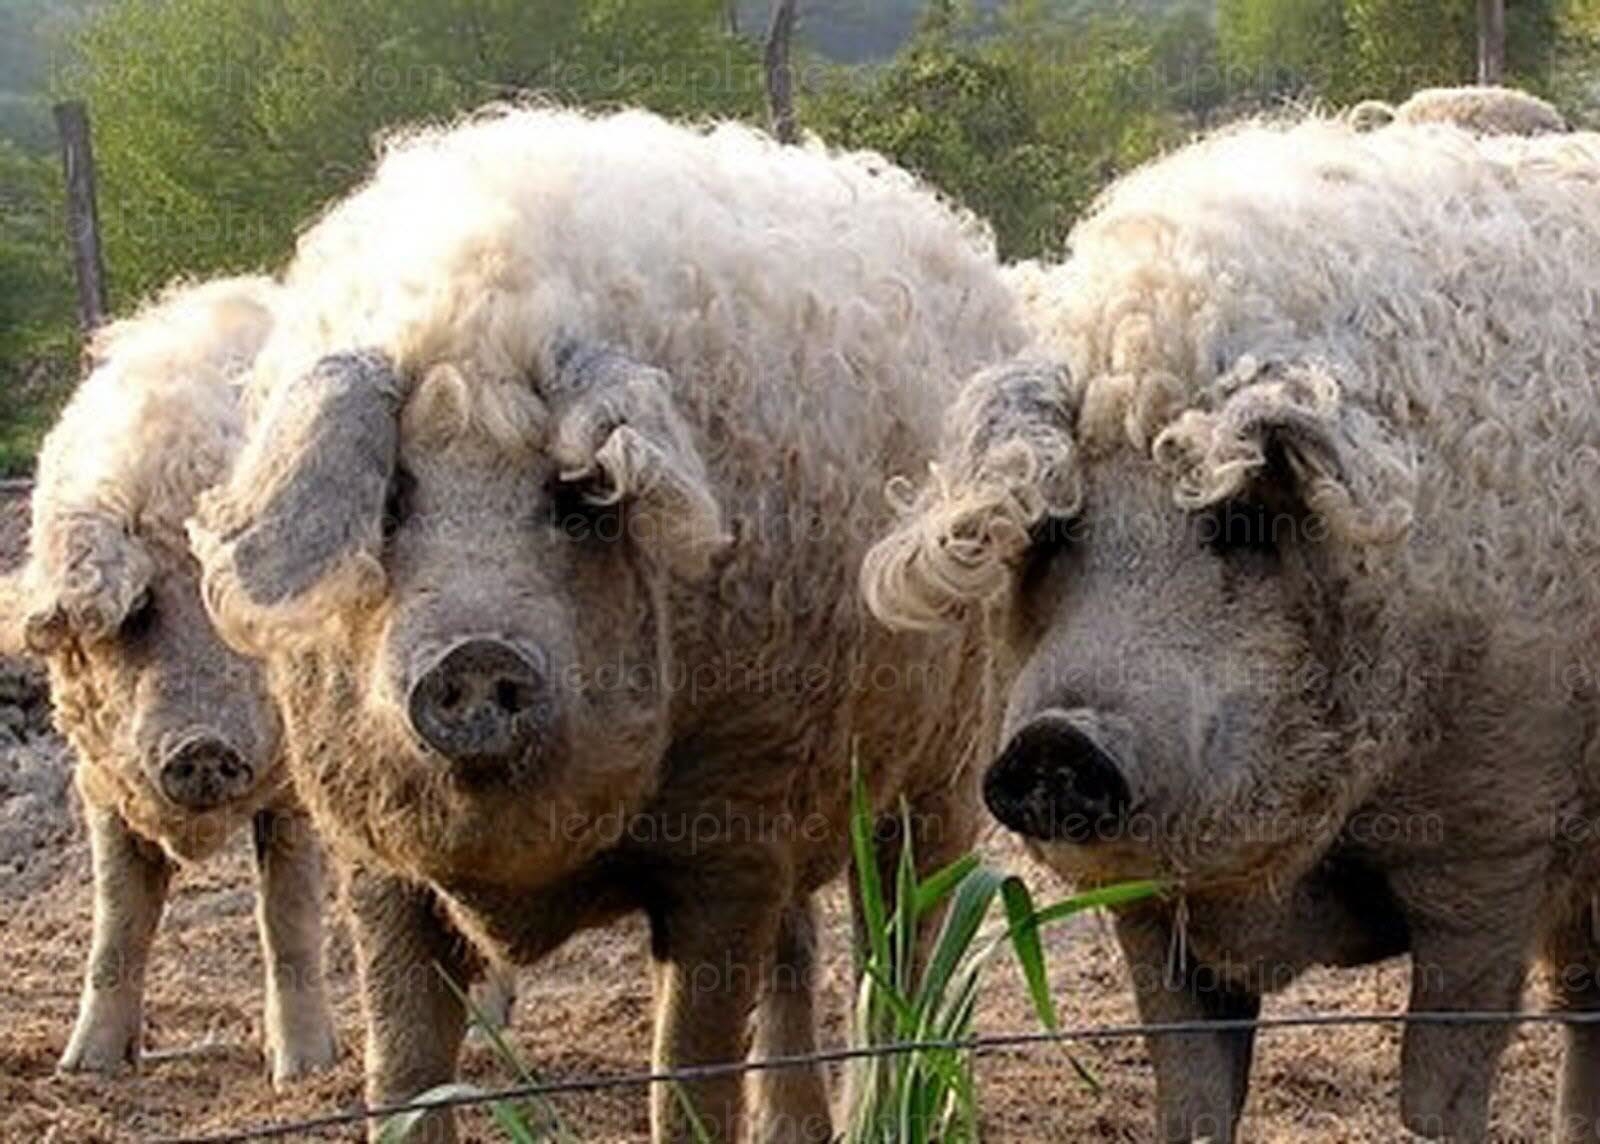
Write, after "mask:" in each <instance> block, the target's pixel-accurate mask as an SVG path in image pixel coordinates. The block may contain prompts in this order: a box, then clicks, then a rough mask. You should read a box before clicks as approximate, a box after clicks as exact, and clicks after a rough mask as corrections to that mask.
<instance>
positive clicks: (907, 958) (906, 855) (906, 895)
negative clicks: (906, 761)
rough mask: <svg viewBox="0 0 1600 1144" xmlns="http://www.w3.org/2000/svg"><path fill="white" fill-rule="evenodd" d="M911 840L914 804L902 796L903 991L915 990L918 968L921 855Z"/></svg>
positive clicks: (898, 879) (899, 919)
mask: <svg viewBox="0 0 1600 1144" xmlns="http://www.w3.org/2000/svg"><path fill="white" fill-rule="evenodd" d="M911 839H912V834H911V807H910V806H909V805H907V803H906V802H905V800H904V799H902V800H901V802H900V860H899V862H898V863H897V864H896V866H895V887H894V933H895V959H894V968H895V980H896V981H897V982H898V983H899V985H900V989H901V991H902V992H910V991H911V988H912V977H913V976H914V975H915V974H916V969H917V967H916V960H917V959H916V948H917V858H916V853H915V848H914V846H913V843H912V840H911Z"/></svg>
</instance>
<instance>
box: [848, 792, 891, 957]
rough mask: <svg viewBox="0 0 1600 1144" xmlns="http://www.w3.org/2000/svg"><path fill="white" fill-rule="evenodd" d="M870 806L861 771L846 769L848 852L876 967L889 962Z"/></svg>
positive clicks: (868, 947)
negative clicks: (848, 770) (848, 829)
mask: <svg viewBox="0 0 1600 1144" xmlns="http://www.w3.org/2000/svg"><path fill="white" fill-rule="evenodd" d="M872 834H873V818H872V807H871V806H870V805H869V804H868V802H867V787H866V784H865V783H864V782H863V781H862V779H861V768H860V766H859V765H858V764H856V763H852V764H851V767H850V853H851V857H852V858H853V859H854V860H855V864H856V886H857V889H858V890H859V892H860V895H861V922H862V926H863V928H864V929H865V930H866V931H867V933H866V938H867V957H868V958H869V959H870V960H872V961H874V962H876V963H877V964H879V965H887V964H888V963H889V931H888V918H887V916H886V913H887V911H885V909H884V904H883V883H882V882H881V881H880V879H879V878H878V861H877V848H876V847H875V846H874V845H873V838H872Z"/></svg>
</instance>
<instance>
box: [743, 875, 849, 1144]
mask: <svg viewBox="0 0 1600 1144" xmlns="http://www.w3.org/2000/svg"><path fill="white" fill-rule="evenodd" d="M816 975H817V919H816V911H815V910H814V909H813V908H812V904H811V899H810V897H809V896H806V897H802V898H800V899H799V900H797V901H795V902H792V903H791V904H790V905H789V907H788V909H786V910H784V912H783V918H782V919H781V921H780V922H779V925H778V940H777V947H776V954H775V956H774V957H773V959H772V964H771V966H770V967H769V969H768V973H767V982H766V986H765V988H764V989H763V990H762V993H761V1001H760V1004H759V1006H758V1007H757V1009H756V1034H755V1050H754V1053H753V1056H754V1057H755V1058H756V1059H758V1060H772V1059H774V1058H778V1057H797V1056H804V1055H806V1054H808V1053H813V1052H815V1051H816V1048H817V1018H816V1012H815V1002H816ZM750 1075H751V1082H752V1084H753V1086H754V1090H755V1091H754V1100H753V1102H752V1103H753V1108H752V1114H751V1123H752V1125H753V1127H752V1129H751V1138H752V1140H753V1141H754V1142H755V1144H827V1141H829V1140H832V1139H833V1124H832V1122H831V1121H830V1120H829V1118H828V1090H827V1085H826V1083H825V1082H824V1078H823V1075H822V1069H821V1067H820V1066H818V1065H795V1066H793V1067H790V1068H781V1069H767V1070H763V1071H761V1072H755V1073H752V1074H750Z"/></svg>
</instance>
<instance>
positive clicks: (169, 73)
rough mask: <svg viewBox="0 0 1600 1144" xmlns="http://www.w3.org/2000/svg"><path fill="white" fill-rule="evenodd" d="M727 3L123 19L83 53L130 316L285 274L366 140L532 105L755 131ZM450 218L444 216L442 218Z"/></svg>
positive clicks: (159, 7) (108, 25)
mask: <svg viewBox="0 0 1600 1144" xmlns="http://www.w3.org/2000/svg"><path fill="white" fill-rule="evenodd" d="M725 19H726V13H725V10H724V5H723V4H722V3H721V0H606V2H593V3H587V4H573V3H570V2H569V0H341V2H340V3H338V4H328V3H324V2H323V0H122V2H120V3H116V4H113V5H111V6H109V7H107V8H106V9H104V10H103V12H102V13H101V14H100V15H99V17H98V18H97V19H95V20H94V21H92V22H91V23H90V24H89V26H88V27H87V29H86V30H85V32H84V33H83V35H82V36H81V38H80V43H79V47H80V51H81V59H82V68H81V80H80V81H79V83H78V84H77V85H75V86H76V89H77V90H75V91H74V92H73V94H76V95H80V96H82V97H84V98H86V99H87V101H88V103H89V105H90V107H91V108H92V109H93V115H94V122H95V128H96V148H97V151H98V154H99V159H100V167H101V172H102V174H101V182H102V195H101V202H102V212H103V215H104V223H105V234H106V251H107V258H108V261H109V262H110V263H111V265H112V267H113V268H114V270H113V285H114V287H115V289H116V290H117V293H118V297H119V299H121V300H122V301H123V302H126V301H127V300H128V299H131V298H137V297H139V296H142V295H144V294H147V293H148V292H150V291H151V290H153V289H155V288H157V287H158V286H160V285H161V284H162V283H164V282H166V281H167V280H169V279H171V278H172V277H174V276H175V275H179V274H208V273H213V272H217V271H221V270H233V269H241V268H251V267H261V266H271V265H275V264H277V263H280V262H281V261H282V260H283V259H284V257H285V256H286V254H287V252H288V251H289V249H290V248H291V246H292V241H293V236H294V233H295V230H296V228H297V227H299V226H300V225H302V224H303V223H304V221H305V220H306V219H307V218H308V217H310V216H311V215H312V214H314V212H315V211H316V210H317V209H318V208H319V207H320V206H321V205H322V204H323V203H325V202H327V201H328V200H329V199H331V198H333V197H335V196H337V195H339V194H340V193H342V192H343V191H345V190H347V189H348V188H349V187H350V186H351V185H353V184H354V183H355V182H356V181H358V180H359V179H360V177H361V175H362V173H363V172H364V171H365V170H366V169H367V168H368V166H369V164H370V159H371V147H370V140H371V138H372V137H373V136H374V135H375V134H376V133H378V132H380V131H381V130H383V129H385V128H388V127H391V126H393V125H396V124H404V123H414V122H418V121H426V120H430V119H439V118H444V117H449V116H452V115H455V114H458V113H459V112H461V111H463V110H465V109H468V108H472V107H477V106H479V105H482V104H484V103H486V102H490V101H492V100H494V99H497V98H507V97H512V96H519V95H523V94H525V93H529V92H532V93H535V94H538V95H542V96H547V97H551V98H555V99H558V100H562V101H566V102H575V103H583V104H624V103H626V104H637V105H642V106H645V107H651V108H655V109H657V110H660V111H663V112H666V113H668V114H701V115H709V114H715V115H749V114H751V113H753V112H755V111H756V110H757V109H758V108H759V106H760V99H761V79H760V68H759V63H758V60H757V55H756V51H755V49H754V47H753V45H751V44H749V43H747V42H746V41H743V40H736V39H731V38H729V37H728V36H727V35H726V34H725V33H724V32H723V30H722V28H723V22H724V21H725ZM444 206H446V204H441V207H444Z"/></svg>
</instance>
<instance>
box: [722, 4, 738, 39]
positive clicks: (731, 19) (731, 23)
mask: <svg viewBox="0 0 1600 1144" xmlns="http://www.w3.org/2000/svg"><path fill="white" fill-rule="evenodd" d="M722 16H723V24H724V28H725V30H726V31H727V33H728V35H730V36H737V35H738V34H739V0H726V2H725V3H724V4H723V5H722Z"/></svg>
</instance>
